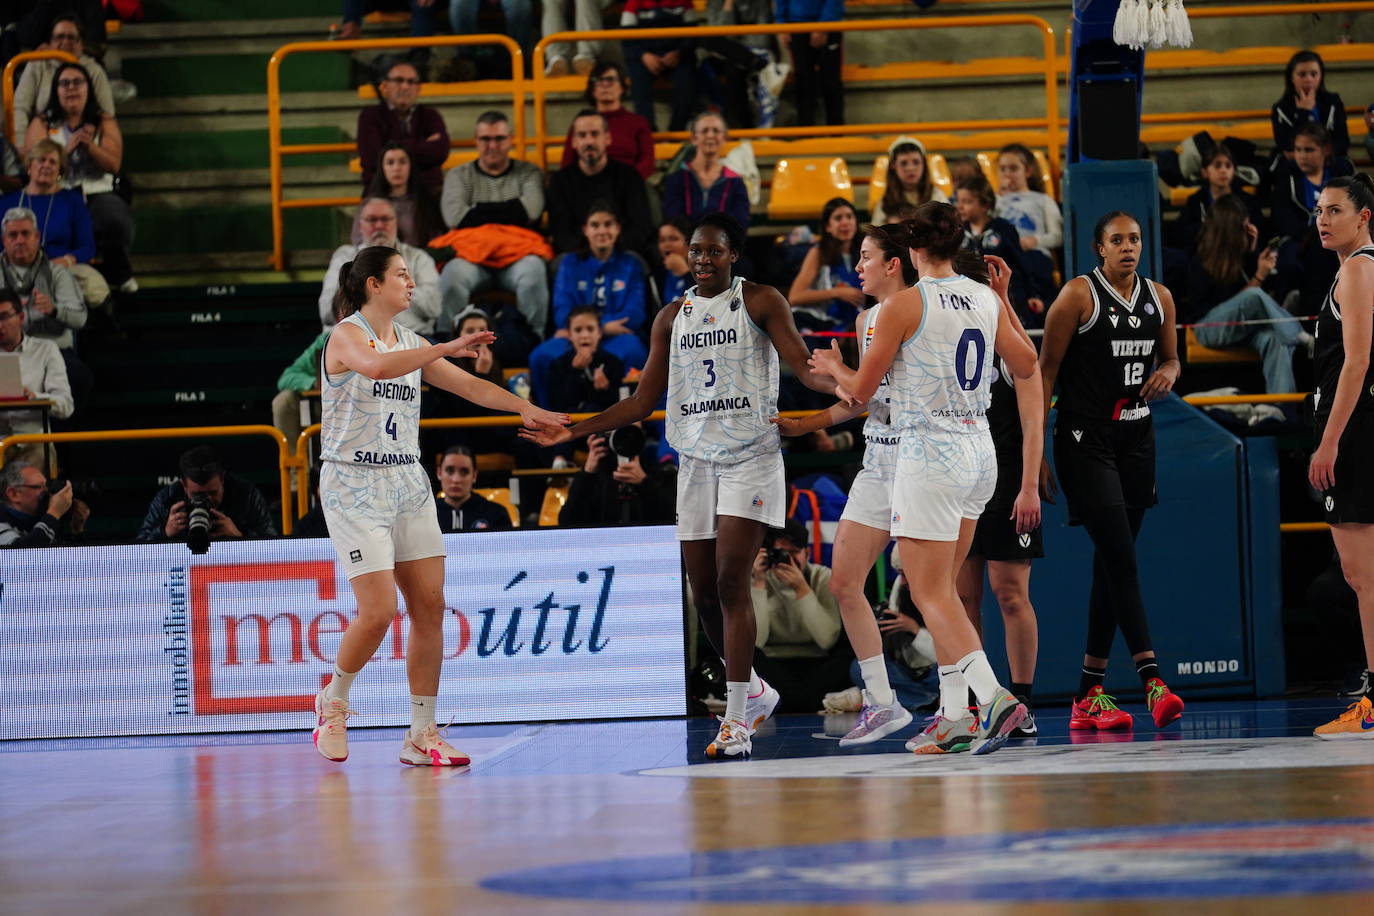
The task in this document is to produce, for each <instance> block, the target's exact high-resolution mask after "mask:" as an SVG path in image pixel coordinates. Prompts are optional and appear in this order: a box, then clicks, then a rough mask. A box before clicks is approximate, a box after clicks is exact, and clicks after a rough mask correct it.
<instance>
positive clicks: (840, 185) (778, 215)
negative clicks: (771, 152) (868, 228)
mask: <svg viewBox="0 0 1374 916" xmlns="http://www.w3.org/2000/svg"><path fill="white" fill-rule="evenodd" d="M832 197H843V198H844V199H845V200H848V201H850V202H853V200H854V186H853V185H852V184H850V182H849V167H848V166H847V165H845V162H844V160H843V159H841V158H840V157H838V156H834V157H822V158H815V159H779V160H778V164H777V165H775V166H773V187H772V191H771V192H770V193H769V195H768V218H769V219H774V220H787V219H805V220H814V219H817V218H819V217H820V215H821V209H822V208H823V207H824V206H825V202H826V201H827V200H829V199H830V198H832Z"/></svg>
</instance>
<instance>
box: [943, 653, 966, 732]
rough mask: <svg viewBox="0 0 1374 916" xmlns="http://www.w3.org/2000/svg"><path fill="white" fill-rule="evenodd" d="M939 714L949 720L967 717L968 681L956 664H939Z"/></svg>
mask: <svg viewBox="0 0 1374 916" xmlns="http://www.w3.org/2000/svg"><path fill="white" fill-rule="evenodd" d="M940 715H942V716H944V717H945V718H946V719H949V720H950V721H954V720H955V719H967V718H968V715H969V713H968V681H966V680H964V674H963V672H962V671H960V670H959V666H958V665H941V666H940Z"/></svg>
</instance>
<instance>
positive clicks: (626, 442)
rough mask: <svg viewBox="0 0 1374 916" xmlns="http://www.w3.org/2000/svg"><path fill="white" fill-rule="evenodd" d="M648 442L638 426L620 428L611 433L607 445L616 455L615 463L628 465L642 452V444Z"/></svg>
mask: <svg viewBox="0 0 1374 916" xmlns="http://www.w3.org/2000/svg"><path fill="white" fill-rule="evenodd" d="M648 441H649V440H648V438H647V437H646V436H645V435H644V430H642V429H640V428H639V427H638V426H622V427H620V429H617V430H615V431H614V432H612V433H611V438H610V443H609V444H610V446H611V451H613V452H615V454H616V461H617V462H619V463H620V464H629V463H630V462H631V461H634V460H635V459H636V458H638V457H639V453H640V452H642V451H644V444H645V443H646V442H648Z"/></svg>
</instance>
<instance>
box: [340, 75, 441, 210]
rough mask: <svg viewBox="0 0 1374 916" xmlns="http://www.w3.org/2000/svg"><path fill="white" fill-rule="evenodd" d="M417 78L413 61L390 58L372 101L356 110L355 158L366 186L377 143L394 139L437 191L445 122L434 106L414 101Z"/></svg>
mask: <svg viewBox="0 0 1374 916" xmlns="http://www.w3.org/2000/svg"><path fill="white" fill-rule="evenodd" d="M420 82H421V80H420V70H419V68H418V67H416V66H415V64H412V63H411V62H410V61H407V60H400V61H396V62H395V63H393V64H391V65H390V66H388V67H387V68H386V70H385V72H384V74H383V75H382V78H381V79H379V80H378V81H377V84H376V88H377V104H376V105H373V106H372V107H371V108H365V109H363V110H362V111H360V112H358V158H359V160H360V161H361V163H362V167H363V187H364V188H371V187H372V180H373V177H374V176H375V175H376V174H377V166H378V163H380V162H381V155H382V148H383V147H384V146H386V145H387V144H388V143H399V144H401V145H402V146H404V147H405V148H406V150H407V151H408V152H409V153H410V159H411V162H412V163H413V169H414V170H415V171H417V172H419V173H420V181H421V182H422V183H423V184H424V186H425V187H427V188H428V189H429V190H430V192H431V193H435V194H437V193H438V192H439V188H440V186H441V185H442V184H443V181H444V173H443V165H444V160H445V159H447V158H448V154H449V140H448V128H447V127H445V126H444V116H443V115H441V114H440V113H439V110H438V109H437V108H431V107H430V106H429V105H421V104H419V101H418V100H419V98H420ZM387 196H388V197H389V196H390V194H388V195H387Z"/></svg>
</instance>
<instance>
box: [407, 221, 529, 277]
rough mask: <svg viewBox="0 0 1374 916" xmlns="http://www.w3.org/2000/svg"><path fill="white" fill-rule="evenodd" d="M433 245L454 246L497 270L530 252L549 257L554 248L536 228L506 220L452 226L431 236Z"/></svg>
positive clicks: (473, 260)
mask: <svg viewBox="0 0 1374 916" xmlns="http://www.w3.org/2000/svg"><path fill="white" fill-rule="evenodd" d="M429 247H430V248H450V247H451V248H452V249H453V253H454V254H455V255H457V256H458V257H460V258H462V259H463V260H464V261H467V262H469V263H471V264H480V265H482V266H483V267H491V268H493V269H496V270H500V269H501V268H503V267H509V266H511V265H512V264H514V263H515V262H516V261H518V260H520V259H521V258H523V257H524V256H525V255H527V254H537V255H539V257H541V258H543V259H544V260H545V261H550V260H552V259H553V249H552V248H550V247H549V243H548V242H546V241H544V237H543V236H542V235H540V234H539V233H538V232H535V231H534V230H533V229H526V228H524V227H522V226H511V225H507V224H505V223H487V224H486V225H485V226H472V227H470V228H468V229H451V230H449V231H448V232H445V233H444V234H443V235H441V236H439V237H438V238H436V239H430V242H429Z"/></svg>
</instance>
